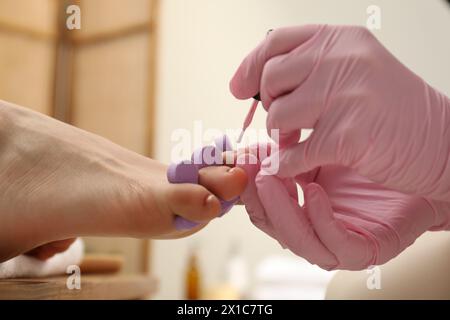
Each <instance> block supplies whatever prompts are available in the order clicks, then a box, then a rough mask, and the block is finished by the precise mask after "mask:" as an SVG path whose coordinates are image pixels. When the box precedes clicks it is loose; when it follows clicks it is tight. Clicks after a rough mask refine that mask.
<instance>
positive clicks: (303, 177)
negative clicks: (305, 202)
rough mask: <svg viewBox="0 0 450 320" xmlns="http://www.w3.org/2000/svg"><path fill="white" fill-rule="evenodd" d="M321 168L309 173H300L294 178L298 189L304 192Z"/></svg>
mask: <svg viewBox="0 0 450 320" xmlns="http://www.w3.org/2000/svg"><path fill="white" fill-rule="evenodd" d="M320 168H321V167H317V168H315V169H313V170H311V171H308V172H305V173H301V174H299V175H297V176H295V178H294V179H295V182H297V183H298V184H299V185H300V187H301V188H302V189H303V190H304V189H305V188H306V187H307V186H308V185H309V184H310V183H313V182H315V181H316V178H317V175H318V174H319V172H320Z"/></svg>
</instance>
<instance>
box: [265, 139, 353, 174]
mask: <svg viewBox="0 0 450 320" xmlns="http://www.w3.org/2000/svg"><path fill="white" fill-rule="evenodd" d="M317 137H318V134H317V132H316V131H314V132H313V133H312V134H311V136H310V137H309V138H308V139H307V140H306V141H303V142H300V143H298V144H296V145H294V146H292V147H289V148H284V149H282V150H280V151H279V152H277V153H273V154H271V156H270V157H269V158H267V159H265V160H264V161H263V162H262V163H261V168H262V169H263V170H268V169H267V168H272V171H274V169H273V168H276V169H277V170H276V175H277V176H278V177H281V178H289V177H296V176H298V175H301V174H303V173H306V172H309V171H312V170H314V169H316V168H318V167H320V166H323V165H327V164H344V163H341V160H340V158H339V156H338V150H337V149H339V150H340V152H341V153H344V152H345V150H344V147H343V146H342V144H341V143H339V140H336V139H333V138H332V137H328V136H326V137H324V138H322V137H321V138H317ZM277 163H278V166H275V164H277Z"/></svg>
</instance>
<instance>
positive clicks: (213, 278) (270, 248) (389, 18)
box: [152, 0, 450, 298]
mask: <svg viewBox="0 0 450 320" xmlns="http://www.w3.org/2000/svg"><path fill="white" fill-rule="evenodd" d="M161 2H162V3H161V5H162V8H161V9H162V12H161V14H162V16H161V17H160V19H161V20H160V22H161V29H160V34H159V41H160V43H159V45H160V47H159V73H158V92H157V98H158V101H157V108H158V116H157V131H156V132H157V137H156V140H157V154H156V156H157V158H158V159H159V160H161V161H164V162H168V161H169V155H170V150H171V146H172V144H171V141H170V136H171V133H172V131H173V130H174V129H177V128H180V127H181V128H187V129H192V126H193V121H195V120H199V119H201V120H203V125H204V126H205V127H213V128H219V129H222V130H224V129H227V128H238V127H239V126H240V125H241V122H242V120H243V119H244V116H245V114H246V111H247V110H248V107H249V102H247V101H246V102H240V101H236V100H235V99H233V97H232V96H231V94H230V93H229V91H228V81H229V79H230V77H231V76H232V74H233V71H234V70H235V68H236V67H237V66H238V64H239V62H240V61H241V59H242V58H243V57H244V56H245V54H246V53H247V52H249V51H250V50H251V49H252V48H253V47H254V46H255V45H256V44H257V43H258V42H259V41H260V40H261V39H262V38H263V37H264V36H265V33H266V31H267V30H268V29H270V28H277V27H279V26H285V25H297V24H304V23H330V24H364V23H365V20H366V18H367V16H366V8H367V6H368V5H371V4H377V5H379V6H380V7H381V10H382V29H381V30H380V31H376V32H375V34H376V36H377V37H378V38H379V39H380V40H381V41H382V42H383V43H384V44H385V45H386V46H387V47H388V48H389V49H390V50H391V51H392V52H393V53H394V54H395V55H396V56H397V57H398V58H399V59H400V60H401V61H403V62H404V63H405V64H406V65H408V66H409V67H410V68H411V69H413V70H415V72H416V73H418V74H419V75H421V76H422V77H424V78H425V79H427V80H428V81H429V82H430V83H431V84H432V85H434V86H436V87H438V88H440V89H441V90H442V91H444V92H446V93H447V94H450V72H448V71H449V70H450V60H449V59H448V57H449V56H450V42H449V41H448V30H450V8H448V6H447V4H446V3H445V2H444V1H440V0H429V1H423V0H415V1H411V0H396V1H389V0H385V1H376V0H371V1H364V0H346V1H334V0H328V1H325V0H321V1H319V0H315V1H300V0H284V1H276V0H244V1H243V0H228V1H211V0H196V1H187V0H164V1H161ZM253 127H255V128H256V127H258V128H263V127H264V114H263V112H261V110H259V112H258V113H257V116H256V118H255V120H254V123H253ZM233 239H236V240H238V241H240V242H241V243H242V246H243V250H244V253H245V254H246V256H247V258H248V260H249V262H250V263H251V265H255V264H256V263H257V262H258V261H259V260H260V259H261V258H262V257H264V256H265V255H267V254H270V253H281V252H282V251H281V248H280V247H279V245H278V244H277V243H276V242H275V241H272V240H271V239H269V238H268V237H266V236H265V235H264V234H262V233H261V232H259V231H258V230H257V229H256V228H254V227H253V226H252V225H251V224H250V222H249V220H248V218H247V215H246V213H245V211H244V210H243V209H242V208H235V209H233V211H232V212H231V214H229V215H227V216H226V217H224V218H223V219H221V220H219V221H214V222H213V223H212V224H211V226H209V227H208V228H207V229H206V230H204V231H202V232H200V233H199V234H198V235H196V236H194V237H192V238H189V239H183V240H174V241H157V242H155V244H154V256H153V262H152V263H153V270H154V271H155V273H156V274H157V275H158V276H159V277H160V281H161V288H160V289H161V290H160V293H159V295H158V297H159V298H180V297H182V271H183V269H184V265H185V261H186V254H187V248H188V245H189V243H190V242H192V241H197V242H198V244H199V246H200V260H201V263H202V267H203V271H204V274H205V281H206V282H207V284H213V283H215V282H217V281H218V279H219V278H218V277H219V275H220V268H221V265H222V264H223V262H224V259H225V254H226V249H227V248H228V247H229V245H230V242H231V241H232V240H233ZM285 254H288V253H285Z"/></svg>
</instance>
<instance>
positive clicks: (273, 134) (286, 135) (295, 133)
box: [266, 117, 301, 148]
mask: <svg viewBox="0 0 450 320" xmlns="http://www.w3.org/2000/svg"><path fill="white" fill-rule="evenodd" d="M268 120H269V118H268V117H266V128H267V135H268V136H269V137H270V138H271V139H272V141H273V142H274V143H276V144H277V145H279V146H280V148H287V147H291V146H293V145H295V144H297V143H298V141H299V140H300V137H301V130H300V129H298V130H292V131H281V130H280V129H278V128H276V129H275V128H270V127H269V126H268V125H267V123H268Z"/></svg>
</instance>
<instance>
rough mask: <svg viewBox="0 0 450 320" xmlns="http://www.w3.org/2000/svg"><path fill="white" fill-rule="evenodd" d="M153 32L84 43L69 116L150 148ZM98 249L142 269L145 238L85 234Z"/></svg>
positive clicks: (129, 268) (130, 144) (136, 147)
mask: <svg viewBox="0 0 450 320" xmlns="http://www.w3.org/2000/svg"><path fill="white" fill-rule="evenodd" d="M148 40H149V35H148V34H147V33H138V34H135V35H132V36H127V37H121V38H117V39H116V40H113V41H106V42H100V43H95V44H89V45H84V46H83V45H82V46H79V47H77V48H76V50H75V57H74V79H73V81H74V83H73V92H72V95H73V100H72V108H71V120H72V121H71V122H72V123H73V124H74V125H76V126H78V127H80V128H83V129H85V130H88V131H90V132H93V133H97V134H99V135H101V136H103V137H106V138H108V139H110V140H112V141H113V142H115V143H118V144H120V145H122V146H124V147H126V148H128V149H131V150H133V151H136V152H139V153H141V154H146V153H147V146H148V139H150V138H151V137H149V136H148V126H149V125H150V124H149V117H148V112H149V100H148V98H149V95H148V92H147V91H148V90H147V89H148V80H149V66H148V63H149V50H148V49H149V48H148ZM86 244H87V247H88V248H89V249H91V250H92V251H94V252H119V253H122V254H123V255H124V256H125V261H126V264H125V269H124V271H125V272H127V273H133V272H140V271H143V265H144V263H145V261H143V259H144V258H145V256H143V249H144V248H145V241H142V240H135V239H109V238H108V239H103V238H90V239H86Z"/></svg>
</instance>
